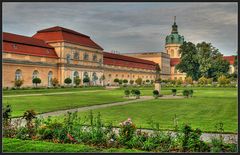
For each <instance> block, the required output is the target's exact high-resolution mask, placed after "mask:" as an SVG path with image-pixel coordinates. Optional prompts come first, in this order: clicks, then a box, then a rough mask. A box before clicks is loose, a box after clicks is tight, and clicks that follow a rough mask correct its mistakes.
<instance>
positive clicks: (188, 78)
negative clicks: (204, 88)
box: [185, 76, 193, 84]
mask: <svg viewBox="0 0 240 155" xmlns="http://www.w3.org/2000/svg"><path fill="white" fill-rule="evenodd" d="M185 83H186V84H193V80H192V77H190V76H189V77H186V79H185Z"/></svg>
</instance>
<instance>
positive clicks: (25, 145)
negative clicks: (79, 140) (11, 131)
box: [3, 138, 143, 153]
mask: <svg viewBox="0 0 240 155" xmlns="http://www.w3.org/2000/svg"><path fill="white" fill-rule="evenodd" d="M3 152H35V153H37V152H55V153H56V152H81V153H83V152H143V151H140V150H134V149H124V148H119V149H117V148H110V149H101V148H97V147H93V146H88V145H84V144H59V143H51V142H44V141H33V140H19V139H14V138H3Z"/></svg>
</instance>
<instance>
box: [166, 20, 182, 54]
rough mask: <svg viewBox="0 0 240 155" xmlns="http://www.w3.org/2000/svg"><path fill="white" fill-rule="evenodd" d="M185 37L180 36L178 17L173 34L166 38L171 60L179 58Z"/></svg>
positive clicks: (173, 27)
mask: <svg viewBox="0 0 240 155" xmlns="http://www.w3.org/2000/svg"><path fill="white" fill-rule="evenodd" d="M183 42H184V37H183V36H181V35H179V34H178V26H177V24H176V16H174V23H173V25H172V32H171V34H170V35H168V36H167V37H166V42H165V49H166V52H167V53H168V54H169V55H170V58H179V57H180V54H179V47H180V46H181V45H182V44H183Z"/></svg>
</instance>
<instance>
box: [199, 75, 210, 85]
mask: <svg viewBox="0 0 240 155" xmlns="http://www.w3.org/2000/svg"><path fill="white" fill-rule="evenodd" d="M198 84H200V85H206V84H208V80H207V78H205V77H204V76H202V77H201V78H199V79H198Z"/></svg>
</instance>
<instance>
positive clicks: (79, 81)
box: [74, 77, 81, 86]
mask: <svg viewBox="0 0 240 155" xmlns="http://www.w3.org/2000/svg"><path fill="white" fill-rule="evenodd" d="M74 83H75V85H76V86H79V85H80V83H81V79H80V78H79V77H76V78H75V79H74Z"/></svg>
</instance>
